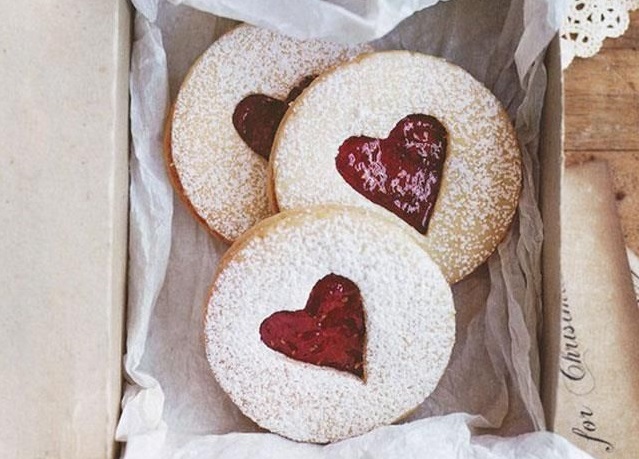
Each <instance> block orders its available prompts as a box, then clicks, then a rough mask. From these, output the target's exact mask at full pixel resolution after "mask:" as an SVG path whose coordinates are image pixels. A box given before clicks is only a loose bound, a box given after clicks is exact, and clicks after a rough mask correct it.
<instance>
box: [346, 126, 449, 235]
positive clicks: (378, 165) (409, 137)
mask: <svg viewBox="0 0 639 459" xmlns="http://www.w3.org/2000/svg"><path fill="white" fill-rule="evenodd" d="M447 144H448V133H447V132H446V128H445V127H444V126H443V125H442V124H441V123H440V122H439V121H438V120H437V119H436V118H434V117H432V116H428V115H422V114H413V115H408V116H407V117H405V118H403V119H402V120H400V121H399V122H398V123H397V124H396V125H395V127H394V128H393V130H392V131H391V132H390V134H389V136H388V137H387V138H385V139H374V138H372V137H365V136H357V137H349V138H348V139H346V140H345V141H344V143H343V144H342V145H341V146H340V147H339V151H338V154H337V157H336V158H335V166H336V167H337V171H338V172H339V173H340V175H341V176H342V177H343V178H344V180H346V182H347V183H348V184H349V185H350V186H351V187H353V189H355V191H357V192H358V193H360V194H362V195H363V196H365V197H366V198H368V199H369V200H371V201H372V202H374V203H375V204H379V205H380V206H382V207H384V208H385V209H387V210H390V211H391V212H393V213H394V214H395V215H397V216H398V217H400V218H401V219H402V220H404V221H405V222H407V223H408V224H410V225H411V226H412V227H413V228H415V229H416V230H417V231H419V232H420V233H421V234H426V231H427V230H428V222H429V221H430V217H431V215H432V213H433V209H434V208H435V202H436V201H437V195H438V194H439V188H440V185H441V179H442V172H443V169H444V161H445V160H446V148H447Z"/></svg>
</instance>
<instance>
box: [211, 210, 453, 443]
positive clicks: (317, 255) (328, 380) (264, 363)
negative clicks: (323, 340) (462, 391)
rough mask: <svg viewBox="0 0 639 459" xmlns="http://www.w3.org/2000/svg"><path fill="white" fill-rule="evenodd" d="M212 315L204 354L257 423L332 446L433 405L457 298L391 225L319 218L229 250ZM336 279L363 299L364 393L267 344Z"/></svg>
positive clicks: (348, 379) (363, 215)
mask: <svg viewBox="0 0 639 459" xmlns="http://www.w3.org/2000/svg"><path fill="white" fill-rule="evenodd" d="M230 253H231V254H232V256H231V258H229V259H225V260H224V261H223V263H222V266H223V268H222V271H221V272H220V273H219V274H218V276H217V278H216V280H215V282H214V286H213V294H212V296H211V299H210V301H209V304H208V309H207V316H206V348H207V355H208V358H209V361H210V363H211V367H212V369H213V371H214V373H215V376H216V378H217V380H218V381H219V383H220V384H221V386H222V387H223V388H224V390H226V391H227V392H228V393H229V395H230V396H231V398H232V399H233V401H234V402H235V403H236V404H237V405H238V406H239V407H240V409H241V410H242V411H243V412H244V413H245V414H246V415H248V416H249V417H251V418H252V419H254V420H255V421H256V422H257V423H258V424H260V425H261V426H263V427H265V428H267V429H269V430H271V431H273V432H277V433H279V434H281V435H284V436H286V437H289V438H292V439H295V440H300V441H313V442H327V441H335V440H338V439H341V438H346V437H350V436H355V435H359V434H361V433H364V432H366V431H368V430H370V429H372V428H374V427H377V426H379V425H383V424H388V423H391V422H393V421H395V420H396V419H398V418H399V417H401V416H402V415H404V414H405V413H406V412H408V411H409V410H411V409H413V408H414V407H415V406H417V405H418V404H419V403H421V402H422V401H423V400H424V398H425V397H427V396H428V395H429V394H430V393H431V392H432V391H433V389H434V388H435V386H436V385H437V382H438V381H439V379H440V377H441V375H442V373H443V371H444V369H445V368H446V366H447V364H448V360H449V357H450V353H451V351H452V346H453V342H454V337H455V318H454V307H453V301H452V295H451V292H450V288H449V287H448V284H447V282H446V281H445V279H444V277H443V276H442V274H441V272H440V270H439V268H438V267H437V266H436V265H435V263H433V262H432V261H431V259H430V258H429V256H428V255H427V254H426V252H425V251H424V250H423V249H422V248H421V247H420V246H419V245H418V244H417V242H416V240H415V239H414V238H413V237H412V236H411V235H410V234H409V233H408V232H407V231H406V230H404V229H402V228H400V227H397V225H396V224H395V223H394V222H392V221H391V220H387V219H386V218H385V217H383V216H381V215H379V214H378V213H376V212H370V211H367V210H362V209H355V208H347V207H343V208H339V207H334V208H331V207H328V208H327V207H320V208H315V209H313V210H306V211H301V212H287V213H286V214H280V215H278V216H276V217H273V218H272V219H269V220H266V221H265V222H264V223H262V224H261V225H260V226H259V227H258V228H256V229H255V230H253V231H251V232H250V233H249V238H248V239H246V240H244V238H243V239H242V240H240V241H239V242H238V243H237V244H236V246H233V247H232V248H231V249H230ZM329 273H335V274H338V275H341V276H344V277H346V278H348V279H350V280H352V281H353V282H354V283H355V284H356V285H357V287H358V288H359V289H360V291H361V295H362V299H363V305H364V311H365V318H366V334H367V341H366V346H365V358H364V360H365V372H366V373H365V382H363V381H362V380H361V379H360V378H358V377H356V376H354V375H352V374H350V373H347V372H342V371H338V370H335V369H333V368H328V367H320V366H315V365H312V364H308V363H303V362H299V361H296V360H293V359H290V358H288V357H286V356H284V355H282V354H281V353H278V352H275V351H273V350H272V349H270V348H268V347H267V346H266V345H264V343H263V342H262V341H261V339H260V334H259V328H260V324H261V323H262V321H263V320H264V319H265V318H266V317H269V316H270V315H271V314H273V313H274V312H276V311H280V310H290V311H294V310H299V309H303V308H304V306H305V304H306V301H307V299H308V296H309V293H310V291H311V289H312V288H313V286H314V285H315V284H316V282H317V281H318V280H319V279H322V278H323V277H324V276H326V275H327V274H329Z"/></svg>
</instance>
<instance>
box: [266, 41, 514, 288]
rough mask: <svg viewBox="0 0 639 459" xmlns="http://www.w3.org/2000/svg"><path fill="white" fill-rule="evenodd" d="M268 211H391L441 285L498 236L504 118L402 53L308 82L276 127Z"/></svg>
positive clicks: (506, 205) (465, 85) (505, 219)
mask: <svg viewBox="0 0 639 459" xmlns="http://www.w3.org/2000/svg"><path fill="white" fill-rule="evenodd" d="M270 175H271V180H270V186H271V189H270V190H269V194H270V198H271V201H272V205H273V206H274V207H275V208H279V209H282V210H289V209H297V208H304V207H307V206H313V205H321V204H327V203H339V204H345V205H354V206H361V207H366V208H371V209H376V210H379V211H381V212H383V213H385V214H387V215H394V216H395V217H396V218H395V220H396V221H400V222H403V223H404V225H406V226H409V227H411V228H412V231H413V233H414V234H415V235H416V236H418V238H419V240H420V243H421V245H422V247H424V248H425V249H426V250H427V251H428V252H429V253H430V255H431V257H432V258H433V260H435V262H436V263H438V264H439V265H440V267H441V269H442V271H443V273H444V276H445V277H446V279H447V280H448V281H449V282H450V283H454V282H457V281H458V280H460V279H462V278H463V277H464V276H466V275H467V274H469V273H470V272H472V271H473V270H474V269H475V268H476V267H477V266H479V265H480V264H481V263H483V262H484V261H485V260H486V258H488V256H489V255H490V254H491V253H492V252H493V251H494V250H495V248H496V247H497V245H498V244H499V242H501V240H502V239H503V238H504V236H505V234H506V232H507V231H508V229H509V227H510V224H511V222H512V219H513V217H514V214H515V211H516V208H517V203H518V199H519V193H520V189H521V180H522V178H521V155H520V152H519V149H518V145H517V139H516V137H515V133H514V129H513V127H512V125H511V123H510V121H509V119H508V115H507V114H506V112H505V111H504V109H503V108H502V106H501V105H500V103H499V101H498V100H497V99H496V98H495V96H494V95H493V94H492V93H491V92H490V91H489V90H488V89H486V88H485V87H484V86H483V85H482V84H481V83H479V82H478V81H477V80H475V79H474V78H473V77H472V76H471V75H470V74H468V73H467V72H466V71H464V70H463V69H461V68H459V67H457V66H455V65H452V64H450V63H448V62H446V61H445V60H443V59H440V58H435V57H432V56H426V55H423V54H419V53H411V52H408V51H389V52H380V53H372V54H366V55H362V56H361V57H359V58H357V59H355V60H353V61H351V62H349V63H346V64H343V65H340V66H339V67H337V68H335V69H334V70H332V71H330V72H327V73H325V74H323V75H322V76H321V77H319V78H318V79H316V80H315V81H314V82H313V83H312V84H311V85H310V86H309V87H308V88H307V90H306V91H305V92H304V94H303V95H302V96H300V97H299V98H298V99H297V100H296V101H295V103H294V104H293V105H292V107H291V109H290V110H289V111H288V112H287V115H286V116H285V118H284V120H283V121H282V123H281V124H280V128H279V130H278V132H277V135H276V138H275V142H274V144H273V149H272V154H271V160H270Z"/></svg>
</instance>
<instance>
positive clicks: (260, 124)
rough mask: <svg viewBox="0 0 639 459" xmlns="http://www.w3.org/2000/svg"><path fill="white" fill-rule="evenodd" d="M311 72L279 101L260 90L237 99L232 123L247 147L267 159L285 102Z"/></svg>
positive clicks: (305, 83) (302, 86) (309, 79)
mask: <svg viewBox="0 0 639 459" xmlns="http://www.w3.org/2000/svg"><path fill="white" fill-rule="evenodd" d="M314 79H315V75H311V76H307V77H305V78H304V79H303V80H302V81H301V82H300V83H299V84H298V85H297V86H295V87H294V88H293V89H291V92H289V93H288V96H287V97H286V100H284V101H281V100H279V99H275V98H273V97H270V96H266V95H264V94H250V95H248V96H246V97H245V98H244V99H242V100H241V101H240V103H239V104H237V106H236V107H235V111H234V112H233V126H235V130H236V131H237V133H238V134H239V135H240V137H241V138H242V140H243V141H244V142H245V143H246V144H247V145H248V146H249V148H250V149H251V150H253V151H254V152H255V153H257V154H258V155H260V156H263V157H264V158H266V159H268V157H269V155H270V154H271V146H272V145H273V140H274V139H275V133H276V132H277V128H278V127H279V125H280V121H282V118H283V117H284V114H285V113H286V110H287V109H288V105H289V104H290V103H291V102H293V101H294V100H295V99H297V97H298V96H299V95H300V94H301V93H302V91H304V89H306V87H307V86H308V85H309V84H311V82H312V81H313V80H314Z"/></svg>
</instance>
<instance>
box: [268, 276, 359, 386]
mask: <svg viewBox="0 0 639 459" xmlns="http://www.w3.org/2000/svg"><path fill="white" fill-rule="evenodd" d="M260 337H261V339H262V342H263V343H264V344H266V345H267V346H268V347H270V348H271V349H273V350H274V351H277V352H281V353H282V354H284V355H286V356H287V357H290V358H292V359H295V360H299V361H301V362H306V363H311V364H313V365H319V366H325V367H331V368H335V369H336V370H340V371H346V372H349V373H352V374H354V375H355V376H357V377H359V378H362V379H363V378H364V340H365V338H366V326H365V324H364V308H363V306H362V296H361V294H360V291H359V288H358V287H357V285H355V283H354V282H353V281H351V280H349V279H347V278H346V277H344V276H339V275H337V274H329V275H327V276H326V277H323V278H322V279H320V280H319V281H317V283H316V284H315V286H314V287H313V289H312V290H311V294H310V296H309V297H308V301H307V302H306V307H305V308H304V309H302V310H300V311H279V312H276V313H274V314H272V315H271V316H269V317H268V318H266V319H265V320H264V321H263V322H262V324H261V325H260Z"/></svg>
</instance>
